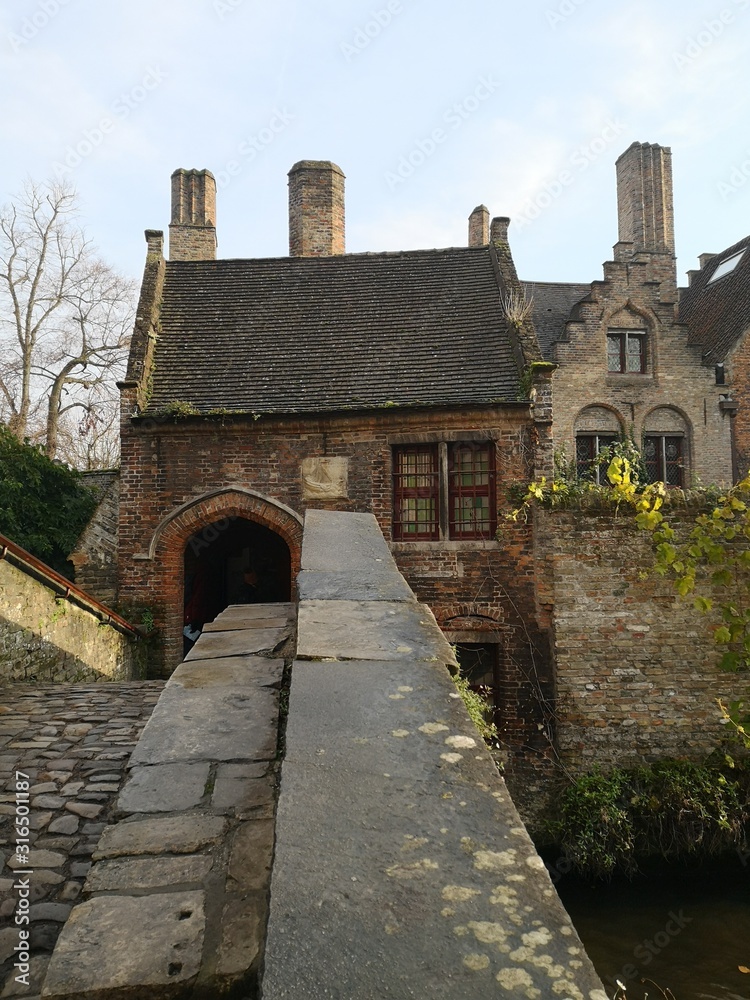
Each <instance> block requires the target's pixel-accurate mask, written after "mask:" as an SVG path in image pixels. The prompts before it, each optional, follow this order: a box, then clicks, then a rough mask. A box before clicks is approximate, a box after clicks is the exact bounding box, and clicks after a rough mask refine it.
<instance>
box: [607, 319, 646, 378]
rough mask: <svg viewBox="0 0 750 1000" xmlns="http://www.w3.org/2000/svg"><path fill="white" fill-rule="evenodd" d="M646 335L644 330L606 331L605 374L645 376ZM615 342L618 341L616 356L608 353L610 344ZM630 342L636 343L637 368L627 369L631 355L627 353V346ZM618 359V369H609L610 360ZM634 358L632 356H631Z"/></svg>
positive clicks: (611, 352) (610, 352)
mask: <svg viewBox="0 0 750 1000" xmlns="http://www.w3.org/2000/svg"><path fill="white" fill-rule="evenodd" d="M646 338H647V334H646V331H645V330H629V329H628V330H618V329H612V330H607V374H608V375H645V374H646V372H647V370H648V366H647V363H646V361H647V358H646V351H647V341H646ZM615 340H617V341H619V347H618V352H617V355H615V353H614V351H610V343H611V342H614V341H615ZM630 340H637V342H638V359H639V367H638V368H628V358H629V357H631V355H630V354H629V353H628V344H629V341H630ZM615 356H616V357H617V358H618V364H619V367H618V368H611V367H610V360H611V359H612V358H614V357H615ZM633 356H634V355H633Z"/></svg>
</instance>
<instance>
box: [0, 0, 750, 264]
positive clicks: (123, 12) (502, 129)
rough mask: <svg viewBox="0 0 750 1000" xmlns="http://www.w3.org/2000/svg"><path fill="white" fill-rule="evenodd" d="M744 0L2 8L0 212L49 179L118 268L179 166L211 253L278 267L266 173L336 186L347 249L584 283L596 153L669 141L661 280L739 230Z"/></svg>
mask: <svg viewBox="0 0 750 1000" xmlns="http://www.w3.org/2000/svg"><path fill="white" fill-rule="evenodd" d="M749 71H750V0H461V2H460V3H459V2H457V0H125V2H116V0H0V87H1V90H0V92H1V93H2V96H3V102H2V104H3V107H2V136H3V142H2V161H1V162H2V167H1V168H0V202H1V203H6V202H8V201H10V200H11V199H12V198H13V197H14V196H16V195H17V194H18V192H19V191H20V190H21V188H22V186H23V184H24V182H25V181H26V180H27V179H32V180H34V181H37V182H43V181H46V180H48V179H55V180H64V181H65V182H67V183H69V184H71V185H72V186H74V187H75V189H76V190H77V192H78V198H79V208H80V213H81V220H82V222H83V224H84V226H85V228H86V231H87V233H88V234H89V236H90V237H91V238H92V240H93V241H94V243H95V244H96V246H97V247H98V249H99V251H100V253H101V254H102V256H103V257H104V259H105V260H107V262H108V263H110V264H112V265H113V266H115V267H116V268H118V269H119V270H120V271H122V272H123V273H124V274H126V275H128V276H131V277H138V276H140V274H141V272H142V269H143V263H144V261H145V252H146V246H145V241H144V235H143V233H144V230H145V229H163V230H165V231H166V230H167V227H168V225H169V213H170V205H169V198H170V185H169V178H170V175H171V173H172V171H173V170H175V169H176V168H178V167H185V168H199V169H200V168H207V169H209V170H211V171H212V172H213V174H214V175H215V177H216V179H217V184H218V192H217V230H218V242H219V247H218V255H219V256H220V257H276V256H285V255H286V254H287V253H288V221H287V218H288V209H287V174H288V171H289V169H290V168H291V166H292V165H293V164H294V163H295V162H297V161H298V160H301V159H317V160H333V161H334V162H335V163H337V164H338V165H339V166H340V167H341V168H342V170H343V171H344V173H345V174H346V177H347V181H346V225H347V251H348V252H365V251H383V250H410V249H419V248H430V247H447V246H464V245H466V242H467V218H468V216H469V214H470V213H471V211H472V209H473V208H474V207H475V206H476V205H478V204H481V203H484V204H485V205H487V207H488V208H489V210H490V213H491V214H492V215H493V216H495V215H507V216H510V218H511V227H510V244H511V249H512V252H513V256H514V259H515V262H516V267H517V269H518V272H519V275H520V277H521V278H522V279H525V280H535V281H580V282H585V281H592V280H595V279H598V278H600V277H601V273H602V272H601V265H602V263H603V262H604V261H605V260H608V259H610V258H611V256H612V246H613V244H614V243H615V242H616V241H617V215H616V192H615V161H616V159H617V157H618V156H619V155H620V154H621V153H622V152H623V151H624V150H625V149H627V148H628V146H629V145H630V144H631V143H632V142H634V141H639V142H653V143H659V144H660V145H663V146H669V147H671V149H672V157H673V172H674V193H675V219H676V222H675V236H676V244H677V254H678V278H679V280H680V282H681V283H685V272H686V271H687V270H688V269H689V268H693V267H697V257H698V255H699V254H701V253H704V252H718V251H720V250H722V249H723V248H725V247H728V246H730V245H731V244H732V243H734V242H736V241H737V240H739V239H741V238H742V237H743V236H745V235H747V233H748V231H749V230H750V127H749V126H750V86H749V85H748V73H749Z"/></svg>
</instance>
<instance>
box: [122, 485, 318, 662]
mask: <svg viewBox="0 0 750 1000" xmlns="http://www.w3.org/2000/svg"><path fill="white" fill-rule="evenodd" d="M301 548H302V518H301V517H300V515H299V514H297V513H296V512H295V511H293V510H292V509H291V508H290V507H287V506H286V505H285V504H282V503H279V502H278V501H276V500H272V499H271V498H269V497H264V496H262V495H261V494H259V493H255V492H254V491H252V490H247V489H243V488H241V487H231V488H226V489H221V490H216V491H213V492H211V493H207V494H204V495H203V496H200V497H196V498H195V499H193V500H190V501H188V502H187V503H184V504H182V505H181V506H179V507H177V508H176V509H175V510H173V511H171V512H170V514H168V515H167V516H166V517H165V518H163V519H162V521H161V522H160V523H159V525H158V526H157V528H156V530H155V531H154V533H153V535H152V537H151V541H150V544H149V551H148V554H145V553H144V555H143V556H142V557H141V558H142V559H149V560H153V562H154V564H155V571H154V577H153V579H154V582H155V583H156V584H157V589H158V590H159V591H160V592H161V594H162V595H163V598H164V601H163V606H164V646H165V666H166V668H167V670H168V671H171V670H172V669H173V668H174V667H175V666H176V665H177V663H179V662H180V660H181V659H182V654H183V634H182V633H183V627H184V623H185V604H186V593H187V597H188V599H189V598H190V597H191V596H192V593H191V591H192V589H193V588H194V587H195V583H196V579H197V574H200V577H201V578H202V582H201V586H204V587H207V588H208V593H209V597H208V600H207V602H206V606H205V612H204V613H206V614H208V615H209V617H208V619H207V620H210V619H211V618H213V617H215V615H216V614H218V613H219V612H220V611H221V610H223V608H225V607H226V606H227V605H228V604H232V603H244V602H245V601H246V600H257V601H264V600H269V601H270V600H280V601H290V600H291V601H294V600H296V583H295V582H296V578H297V574H298V573H299V564H300V552H301ZM157 581H158V583H157ZM186 584H187V591H186Z"/></svg>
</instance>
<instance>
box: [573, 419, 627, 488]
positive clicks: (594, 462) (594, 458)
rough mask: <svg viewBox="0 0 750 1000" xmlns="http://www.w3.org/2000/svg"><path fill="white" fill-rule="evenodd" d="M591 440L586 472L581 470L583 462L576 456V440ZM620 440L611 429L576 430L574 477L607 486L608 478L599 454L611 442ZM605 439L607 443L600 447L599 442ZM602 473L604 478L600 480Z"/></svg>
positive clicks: (608, 446) (611, 443) (610, 444)
mask: <svg viewBox="0 0 750 1000" xmlns="http://www.w3.org/2000/svg"><path fill="white" fill-rule="evenodd" d="M585 440H587V441H592V442H593V443H594V446H593V447H592V448H591V449H590V450H591V457H590V458H588V459H587V462H586V465H587V469H586V472H585V473H584V472H582V468H581V467H582V465H583V464H584V463H583V462H582V461H581V460H580V459H579V457H578V442H579V441H585ZM619 440H620V437H619V435H618V434H615V433H613V432H612V431H606V432H599V431H577V432H576V436H575V448H576V477H577V478H578V479H590V480H592V481H593V482H595V483H596V484H597V486H609V485H610V484H609V480H608V479H607V475H606V471H604V470H603V465H602V464H601V463H599V461H598V459H599V456H600V455H601V454H602V452H603V451H604V448H610V447H611V446H612V445H613V444H615V443H616V442H617V441H619ZM604 441H606V442H607V443H606V444H605V445H604V447H602V444H601V443H600V442H604ZM602 475H603V476H604V480H603V481H602Z"/></svg>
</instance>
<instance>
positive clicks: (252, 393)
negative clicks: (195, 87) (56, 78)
mask: <svg viewBox="0 0 750 1000" xmlns="http://www.w3.org/2000/svg"><path fill="white" fill-rule="evenodd" d="M289 192H290V194H289V205H290V227H289V230H290V256H289V257H285V258H278V259H261V260H217V259H216V227H215V203H216V198H215V184H214V180H213V177H212V176H211V174H210V173H208V172H207V171H184V170H180V171H176V173H175V174H174V175H173V178H172V221H171V225H170V238H169V243H170V259H169V260H165V259H164V256H163V249H162V248H163V236H162V233H161V232H156V231H148V232H147V234H146V237H147V243H148V252H147V262H146V268H145V273H144V279H143V286H142V292H141V299H140V303H139V308H138V315H137V320H136V326H135V331H134V336H133V341H132V347H131V354H130V359H129V367H128V373H127V377H126V379H125V381H123V382H122V383H121V392H122V426H121V435H122V464H121V479H120V517H119V568H118V572H119V587H118V589H119V597H120V600H121V602H123V603H125V604H127V603H129V602H133V603H138V602H140V603H144V602H145V603H147V604H148V605H149V606H150V607H151V608H152V609H153V611H154V613H155V617H156V621H157V624H158V625H159V626H160V630H161V633H162V635H163V649H162V662H161V665H160V666H161V669H162V670H163V671H164V672H169V671H170V670H171V669H173V667H174V666H175V665H176V664H177V663H178V662H179V661H180V659H181V657H182V654H183V625H184V623H185V618H186V615H187V619H188V621H189V622H190V623H197V624H200V622H201V620H209V619H210V618H212V617H213V616H214V615H215V614H216V613H218V612H219V611H220V610H221V609H222V608H223V607H225V606H226V605H227V604H229V603H235V602H238V601H243V600H247V599H250V600H252V599H258V600H275V599H278V600H284V599H286V600H288V599H290V597H291V598H293V597H294V588H295V580H296V571H297V568H298V566H299V559H300V541H301V533H302V517H303V514H304V512H305V510H306V509H307V508H308V507H326V508H331V509H339V510H353V511H368V512H372V513H373V514H375V516H376V517H377V519H378V522H379V524H380V526H381V528H382V530H383V533H384V535H385V537H386V538H387V539H388V540H389V541H390V542H391V543H392V547H393V551H394V555H395V557H396V560H397V562H398V564H399V567H400V569H401V570H402V572H403V573H404V574H405V576H406V577H407V579H408V581H409V583H410V584H411V586H412V588H413V589H414V591H415V593H416V594H417V597H418V598H419V600H421V601H425V602H427V603H428V604H429V606H430V607H431V608H432V610H433V612H434V614H435V616H436V618H437V619H438V621H439V623H440V624H441V626H442V627H443V628H444V629H445V631H446V632H447V634H448V636H449V638H451V639H452V640H454V641H458V642H459V643H460V645H461V655H462V657H463V661H464V663H465V665H466V667H467V669H468V670H469V672H470V673H471V674H472V677H473V679H474V681H475V682H477V683H479V682H484V683H487V684H488V685H490V686H492V687H494V688H495V691H496V699H497V704H498V706H499V709H498V721H499V722H500V724H501V726H502V727H503V728H504V730H505V731H506V733H508V734H513V739H514V740H515V741H524V740H526V741H529V742H533V741H534V740H537V741H538V740H540V739H542V737H541V736H540V735H539V734H540V732H541V730H540V725H543V722H544V720H543V718H542V719H541V722H540V718H541V716H542V715H543V712H542V709H541V708H540V707H539V706H540V705H541V704H542V703H543V702H544V700H545V698H546V697H547V695H548V694H549V693H550V691H551V687H550V683H551V682H550V678H549V676H548V674H547V673H546V663H547V657H545V656H543V655H542V656H539V655H537V654H538V652H539V650H540V649H543V647H544V640H543V637H542V635H541V634H540V633H539V630H538V629H537V628H536V626H535V624H534V622H535V594H534V579H533V569H532V566H533V554H532V551H531V539H530V528H529V527H528V526H526V525H518V526H512V527H508V528H506V529H504V530H503V531H502V533H501V540H498V539H497V538H496V529H497V526H498V510H502V509H503V508H505V509H507V504H508V502H507V499H506V490H507V487H508V485H509V484H510V483H513V482H518V481H527V480H528V478H529V477H530V476H533V475H535V474H537V475H538V474H541V473H543V472H545V471H547V472H549V464H548V463H549V456H550V454H551V452H550V448H549V430H550V412H549V406H548V400H549V366H545V365H543V364H540V365H537V366H535V367H532V369H531V370H532V371H533V382H534V385H533V386H532V389H533V395H534V397H535V402H534V403H533V404H532V403H531V401H530V399H529V395H528V386H526V389H525V390H522V388H521V386H522V384H526V383H525V381H524V379H523V378H522V376H523V373H524V372H526V371H529V368H530V365H531V362H540V361H541V354H540V352H539V348H538V344H537V341H536V337H535V334H534V332H533V329H532V328H531V326H530V325H529V324H528V323H524V322H522V321H518V320H513V319H509V318H508V316H507V315H506V313H507V308H504V306H503V302H506V303H507V301H508V300H509V299H510V298H511V297H515V298H518V297H519V296H520V295H521V289H520V285H519V282H518V279H517V276H516V272H515V269H514V266H513V261H512V258H511V254H510V249H509V247H508V242H507V221H508V220H507V219H494V220H493V221H492V223H491V224H490V220H489V213H488V212H487V210H486V209H485V208H484V207H483V206H480V208H478V209H476V210H475V211H474V212H473V213H472V215H471V218H470V225H469V246H467V247H461V248H453V249H447V250H420V251H412V252H404V253H377V254H346V253H345V246H344V211H345V210H344V175H343V174H342V172H341V170H340V169H339V168H338V167H336V166H335V165H334V164H331V163H327V162H317V161H316V162H312V161H303V162H301V163H298V164H296V165H295V166H294V167H293V168H292V170H291V172H290V175H289ZM545 463H547V465H545ZM196 605H199V607H197V608H196ZM537 667H538V669H537ZM540 693H541V697H540Z"/></svg>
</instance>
